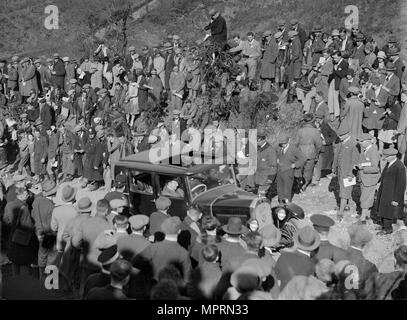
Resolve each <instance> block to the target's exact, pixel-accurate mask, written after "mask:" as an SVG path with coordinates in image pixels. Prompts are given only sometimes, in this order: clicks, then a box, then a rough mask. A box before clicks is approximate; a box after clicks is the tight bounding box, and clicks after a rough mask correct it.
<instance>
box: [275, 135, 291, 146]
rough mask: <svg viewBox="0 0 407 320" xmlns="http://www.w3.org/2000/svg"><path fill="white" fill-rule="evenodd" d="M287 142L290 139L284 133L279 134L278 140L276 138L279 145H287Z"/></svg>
mask: <svg viewBox="0 0 407 320" xmlns="http://www.w3.org/2000/svg"><path fill="white" fill-rule="evenodd" d="M289 140H290V138H289V137H288V135H287V134H285V133H281V134H279V135H278V138H277V141H278V143H279V144H280V143H288V141H289Z"/></svg>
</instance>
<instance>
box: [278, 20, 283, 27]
mask: <svg viewBox="0 0 407 320" xmlns="http://www.w3.org/2000/svg"><path fill="white" fill-rule="evenodd" d="M278 26H279V27H284V26H285V20H284V19H280V20H278Z"/></svg>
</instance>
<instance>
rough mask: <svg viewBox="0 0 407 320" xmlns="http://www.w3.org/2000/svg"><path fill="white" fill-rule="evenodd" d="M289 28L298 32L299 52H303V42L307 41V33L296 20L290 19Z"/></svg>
mask: <svg viewBox="0 0 407 320" xmlns="http://www.w3.org/2000/svg"><path fill="white" fill-rule="evenodd" d="M291 28H292V30H294V31H297V32H298V38H299V39H300V43H301V50H304V45H305V42H306V41H307V33H306V32H305V30H304V29H303V28H302V27H301V26H300V25H299V23H298V20H297V19H292V20H291Z"/></svg>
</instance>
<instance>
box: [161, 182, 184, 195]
mask: <svg viewBox="0 0 407 320" xmlns="http://www.w3.org/2000/svg"><path fill="white" fill-rule="evenodd" d="M161 195H162V196H165V197H172V198H184V190H182V189H181V188H180V187H179V183H178V181H177V180H176V179H174V180H170V181H168V182H167V183H166V184H165V186H164V188H163V191H162V192H161Z"/></svg>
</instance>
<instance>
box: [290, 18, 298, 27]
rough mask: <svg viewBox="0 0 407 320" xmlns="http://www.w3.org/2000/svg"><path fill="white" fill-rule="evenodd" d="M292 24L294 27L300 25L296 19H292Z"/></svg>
mask: <svg viewBox="0 0 407 320" xmlns="http://www.w3.org/2000/svg"><path fill="white" fill-rule="evenodd" d="M290 23H291V25H292V26H295V25H296V24H298V19H295V18H294V19H291V21H290Z"/></svg>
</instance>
